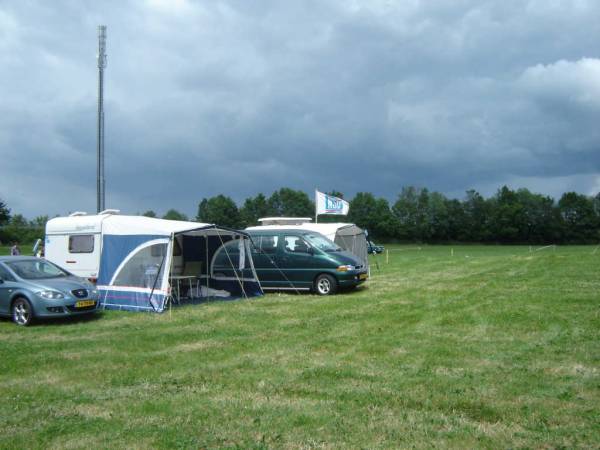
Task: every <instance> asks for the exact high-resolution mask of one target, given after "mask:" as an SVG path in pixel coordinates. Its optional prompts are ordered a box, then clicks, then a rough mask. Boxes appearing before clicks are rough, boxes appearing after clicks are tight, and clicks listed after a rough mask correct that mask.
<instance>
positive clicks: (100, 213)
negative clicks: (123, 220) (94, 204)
mask: <svg viewBox="0 0 600 450" xmlns="http://www.w3.org/2000/svg"><path fill="white" fill-rule="evenodd" d="M120 213H121V210H120V209H105V210H104V211H100V212H99V213H98V215H99V216H101V215H103V214H120Z"/></svg>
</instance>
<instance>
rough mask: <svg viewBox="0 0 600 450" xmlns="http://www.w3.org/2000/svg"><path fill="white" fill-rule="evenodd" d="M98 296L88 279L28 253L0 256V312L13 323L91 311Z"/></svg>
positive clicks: (95, 307)
mask: <svg viewBox="0 0 600 450" xmlns="http://www.w3.org/2000/svg"><path fill="white" fill-rule="evenodd" d="M98 304H99V296H98V291H97V290H96V288H95V286H94V285H93V284H91V283H90V282H88V281H86V280H84V279H82V278H79V277H76V276H75V275H72V274H70V273H69V272H67V271H66V270H64V269H61V268H60V267H58V266H57V265H56V264H53V263H51V262H49V261H46V260H45V259H42V258H34V257H31V256H0V315H2V316H7V317H12V319H13V321H14V322H15V323H16V324H17V325H23V326H25V325H29V324H31V322H32V321H33V320H34V319H36V318H50V317H61V316H74V315H80V314H90V313H94V312H96V311H97V309H98Z"/></svg>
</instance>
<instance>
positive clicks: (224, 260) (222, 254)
mask: <svg viewBox="0 0 600 450" xmlns="http://www.w3.org/2000/svg"><path fill="white" fill-rule="evenodd" d="M242 242H243V241H242ZM242 245H243V244H242ZM239 246H240V240H238V239H234V240H232V241H229V242H227V243H226V244H225V245H223V246H221V247H220V248H219V249H218V250H217V252H216V253H215V256H214V259H213V263H212V271H213V273H214V275H215V277H225V278H235V277H236V273H237V274H238V276H240V275H242V276H243V278H253V274H252V269H251V265H250V259H249V254H248V252H245V253H244V261H243V263H242V264H243V266H242V267H243V268H242V270H240V247H239Z"/></svg>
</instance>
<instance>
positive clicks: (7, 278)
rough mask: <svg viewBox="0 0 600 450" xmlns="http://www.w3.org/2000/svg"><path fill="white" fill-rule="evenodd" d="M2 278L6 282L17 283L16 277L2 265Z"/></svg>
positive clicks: (0, 271) (0, 267)
mask: <svg viewBox="0 0 600 450" xmlns="http://www.w3.org/2000/svg"><path fill="white" fill-rule="evenodd" d="M0 278H1V279H3V280H4V281H15V279H14V277H13V276H12V275H11V274H10V273H9V272H8V270H6V269H5V268H4V267H2V265H0Z"/></svg>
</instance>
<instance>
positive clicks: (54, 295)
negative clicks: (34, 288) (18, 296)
mask: <svg viewBox="0 0 600 450" xmlns="http://www.w3.org/2000/svg"><path fill="white" fill-rule="evenodd" d="M37 295H39V296H40V297H43V298H47V299H48V300H60V299H61V298H65V296H64V294H63V293H62V292H58V291H40V292H37Z"/></svg>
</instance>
